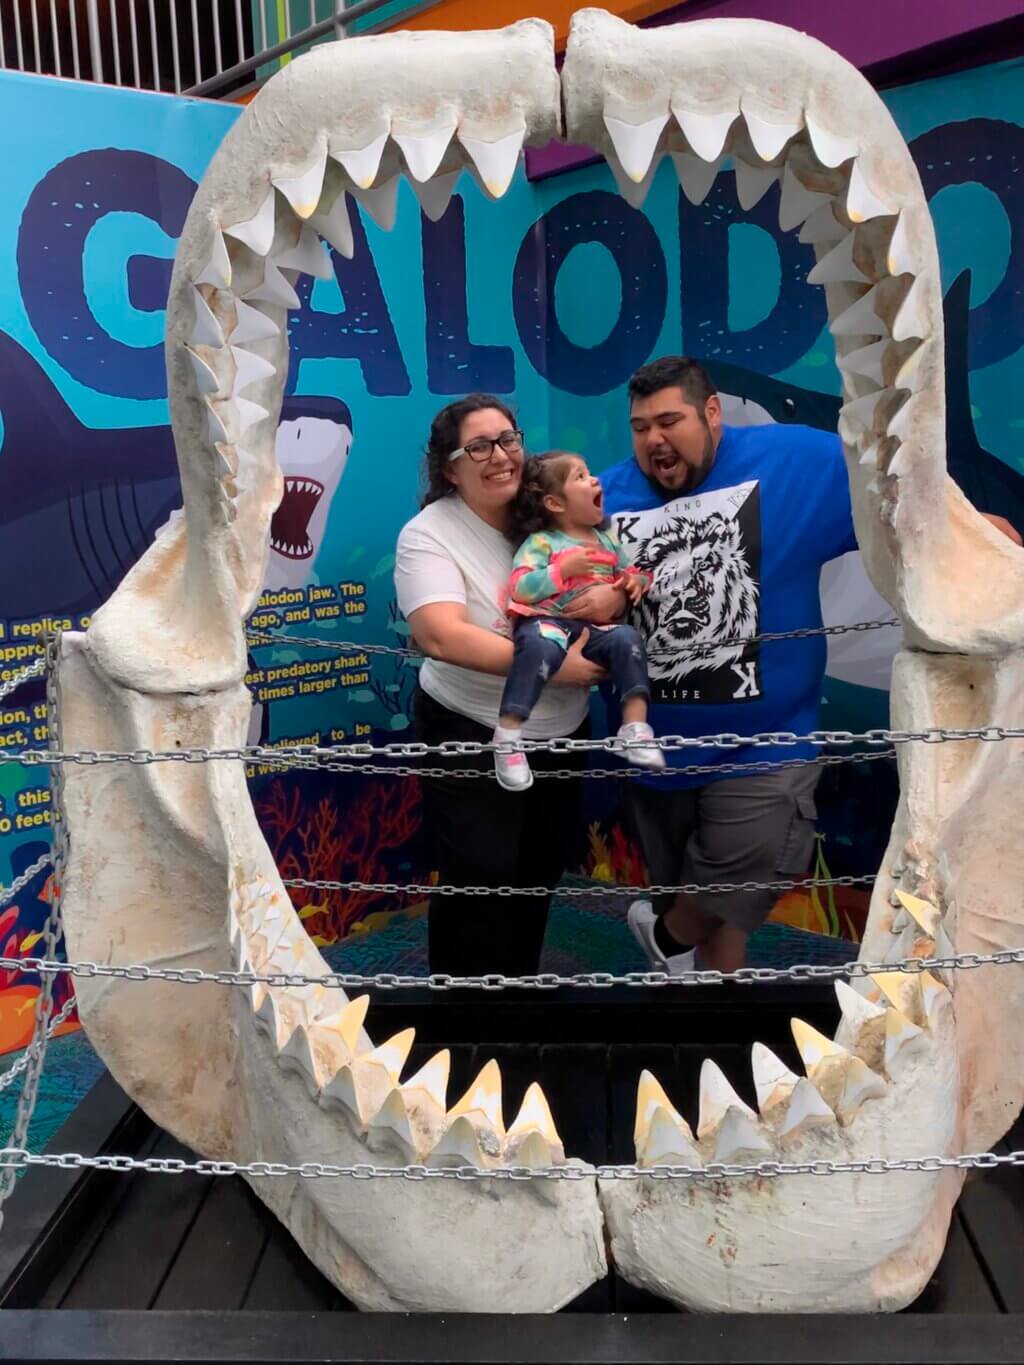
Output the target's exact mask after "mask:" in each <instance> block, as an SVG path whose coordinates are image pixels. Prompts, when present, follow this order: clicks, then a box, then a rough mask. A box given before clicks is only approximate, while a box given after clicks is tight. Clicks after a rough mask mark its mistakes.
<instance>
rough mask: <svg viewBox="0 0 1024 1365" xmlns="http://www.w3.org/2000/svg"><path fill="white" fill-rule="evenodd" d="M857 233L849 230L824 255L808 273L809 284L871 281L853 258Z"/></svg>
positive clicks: (864, 282)
mask: <svg viewBox="0 0 1024 1365" xmlns="http://www.w3.org/2000/svg"><path fill="white" fill-rule="evenodd" d="M855 235H856V234H855V233H852V232H848V233H847V234H846V236H845V237H844V238H843V240H842V241H841V242H839V243H837V245H836V246H834V247H833V248H832V250H831V251H830V252H829V253H828V255H827V256H822V258H821V260H820V261H819V262H818V264H817V265H816V266H815V267H814V269H813V270H811V271H810V272H809V273H808V275H807V283H808V284H845V283H853V284H870V283H871V281H870V280H869V279H868V277H867V275H865V274H864V272H863V270H861V269H860V267H859V266H858V265H857V263H856V262H855V261H854V259H853V245H854V238H855Z"/></svg>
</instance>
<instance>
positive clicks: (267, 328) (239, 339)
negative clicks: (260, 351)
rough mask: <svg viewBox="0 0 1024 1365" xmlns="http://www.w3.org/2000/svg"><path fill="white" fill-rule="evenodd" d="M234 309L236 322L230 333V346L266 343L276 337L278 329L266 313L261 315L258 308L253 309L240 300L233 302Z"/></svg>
mask: <svg viewBox="0 0 1024 1365" xmlns="http://www.w3.org/2000/svg"><path fill="white" fill-rule="evenodd" d="M235 309H236V313H237V318H238V320H237V322H236V323H235V325H234V327H233V328H232V331H231V344H232V346H245V345H247V344H248V343H249V342H250V341H268V340H269V339H270V338H271V337H276V336H277V334H278V331H279V330H280V329H279V328H278V325H277V323H276V322H274V321H273V320H272V319H271V318H268V317H267V315H266V313H261V312H260V310H259V309H258V308H253V306H252V305H251V304H249V303H244V302H243V301H242V300H241V299H236V300H235Z"/></svg>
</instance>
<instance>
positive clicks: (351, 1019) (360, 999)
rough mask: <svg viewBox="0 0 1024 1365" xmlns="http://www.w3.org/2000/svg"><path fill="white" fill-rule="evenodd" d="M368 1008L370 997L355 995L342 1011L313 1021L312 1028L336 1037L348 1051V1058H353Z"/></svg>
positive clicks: (336, 1011)
mask: <svg viewBox="0 0 1024 1365" xmlns="http://www.w3.org/2000/svg"><path fill="white" fill-rule="evenodd" d="M369 1008H370V997H369V996H368V995H357V996H356V998H355V999H354V1000H350V1001H349V1002H348V1004H347V1005H345V1006H343V1008H342V1009H340V1010H335V1011H334V1012H333V1013H331V1014H326V1015H324V1016H323V1017H322V1018H319V1019H314V1020H313V1028H316V1029H323V1030H324V1032H325V1033H333V1034H334V1035H336V1037H338V1038H340V1040H341V1042H342V1043H343V1044H344V1046H345V1047H346V1049H347V1050H348V1054H349V1056H350V1057H354V1056H355V1055H356V1051H357V1049H358V1046H359V1039H360V1038H361V1037H362V1032H363V1021H364V1020H365V1019H366V1012H367V1010H368V1009H369Z"/></svg>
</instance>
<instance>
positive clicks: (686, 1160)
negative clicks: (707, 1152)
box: [636, 1104, 704, 1166]
mask: <svg viewBox="0 0 1024 1365" xmlns="http://www.w3.org/2000/svg"><path fill="white" fill-rule="evenodd" d="M636 1159H637V1161H638V1162H639V1164H640V1165H641V1166H703V1164H704V1162H703V1160H702V1159H701V1155H700V1152H699V1151H698V1150H697V1146H696V1144H695V1143H694V1141H693V1134H692V1133H691V1132H690V1128H689V1125H688V1124H687V1123H686V1122H685V1120H684V1119H682V1118H680V1116H679V1114H678V1113H677V1112H676V1111H675V1109H673V1108H672V1107H671V1106H669V1108H667V1109H666V1108H665V1107H664V1106H663V1105H660V1104H659V1105H657V1106H656V1107H655V1109H654V1112H653V1113H652V1114H651V1116H650V1121H649V1123H648V1125H647V1133H646V1136H645V1137H644V1138H643V1140H642V1141H641V1142H640V1143H638V1144H637V1149H636Z"/></svg>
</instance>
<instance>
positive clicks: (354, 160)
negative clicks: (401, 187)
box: [331, 132, 388, 190]
mask: <svg viewBox="0 0 1024 1365" xmlns="http://www.w3.org/2000/svg"><path fill="white" fill-rule="evenodd" d="M387 140H388V134H387V132H383V133H381V134H380V135H379V136H378V137H375V138H374V139H373V141H372V142H368V143H367V144H366V146H365V147H344V148H342V147H335V145H334V144H333V143H331V156H332V157H333V159H334V160H335V161H337V162H338V164H339V165H341V166H343V167H344V169H345V171H346V173H347V174H348V176H349V179H350V180H351V181H352V183H353V184H355V185H358V186H359V188H360V189H361V190H366V189H369V188H370V186H371V185H372V184H373V182H374V181H375V180H376V179H377V172H378V171H379V170H380V159H381V157H382V156H383V155H384V148H385V146H386V145H387Z"/></svg>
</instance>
